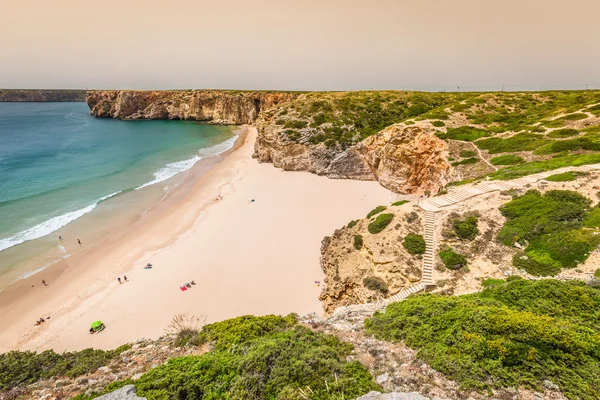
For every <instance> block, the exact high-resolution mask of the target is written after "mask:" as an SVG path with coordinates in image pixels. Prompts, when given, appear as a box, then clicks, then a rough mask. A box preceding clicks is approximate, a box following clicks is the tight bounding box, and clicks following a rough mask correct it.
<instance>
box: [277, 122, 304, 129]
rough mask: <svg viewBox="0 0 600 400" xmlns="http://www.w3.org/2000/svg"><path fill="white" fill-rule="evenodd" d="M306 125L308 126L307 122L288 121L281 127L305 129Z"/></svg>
mask: <svg viewBox="0 0 600 400" xmlns="http://www.w3.org/2000/svg"><path fill="white" fill-rule="evenodd" d="M307 125H308V122H306V121H298V120H290V121H285V124H284V125H283V127H284V128H290V129H302V128H306V127H307Z"/></svg>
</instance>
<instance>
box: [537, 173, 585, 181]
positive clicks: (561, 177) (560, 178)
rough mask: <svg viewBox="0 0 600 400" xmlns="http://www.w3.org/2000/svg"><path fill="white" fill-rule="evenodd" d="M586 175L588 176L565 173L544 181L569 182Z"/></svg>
mask: <svg viewBox="0 0 600 400" xmlns="http://www.w3.org/2000/svg"><path fill="white" fill-rule="evenodd" d="M584 175H587V174H586V173H584V172H577V171H569V172H564V173H562V174H554V175H550V176H547V177H546V178H544V179H545V180H547V181H550V182H569V181H574V180H575V179H577V178H578V177H580V176H584Z"/></svg>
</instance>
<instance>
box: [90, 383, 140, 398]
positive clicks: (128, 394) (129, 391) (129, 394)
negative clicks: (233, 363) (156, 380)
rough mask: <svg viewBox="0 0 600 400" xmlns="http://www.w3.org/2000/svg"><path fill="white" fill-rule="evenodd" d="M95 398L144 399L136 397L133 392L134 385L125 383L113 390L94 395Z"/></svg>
mask: <svg viewBox="0 0 600 400" xmlns="http://www.w3.org/2000/svg"><path fill="white" fill-rule="evenodd" d="M96 400H146V398H145V397H138V396H137V395H136V394H135V386H133V385H126V386H123V387H122V388H120V389H117V390H115V391H114V392H111V393H108V394H105V395H104V396H100V397H96Z"/></svg>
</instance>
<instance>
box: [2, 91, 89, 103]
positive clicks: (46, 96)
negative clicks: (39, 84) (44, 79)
mask: <svg viewBox="0 0 600 400" xmlns="http://www.w3.org/2000/svg"><path fill="white" fill-rule="evenodd" d="M27 101H30V102H55V101H85V90H25V89H23V90H21V89H2V90H0V102H27Z"/></svg>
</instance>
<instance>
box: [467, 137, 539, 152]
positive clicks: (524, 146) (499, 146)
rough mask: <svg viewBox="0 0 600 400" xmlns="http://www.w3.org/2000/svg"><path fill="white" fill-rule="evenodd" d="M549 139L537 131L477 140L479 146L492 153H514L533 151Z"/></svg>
mask: <svg viewBox="0 0 600 400" xmlns="http://www.w3.org/2000/svg"><path fill="white" fill-rule="evenodd" d="M547 142H548V140H546V139H545V138H544V135H538V134H535V133H517V134H516V135H514V136H511V137H509V138H506V139H502V138H496V137H494V138H489V139H482V140H478V141H477V142H475V144H476V145H477V147H479V148H480V149H483V150H487V151H488V153H490V154H498V153H514V152H517V151H531V150H535V149H537V148H538V147H540V146H542V145H544V144H546V143H547Z"/></svg>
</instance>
